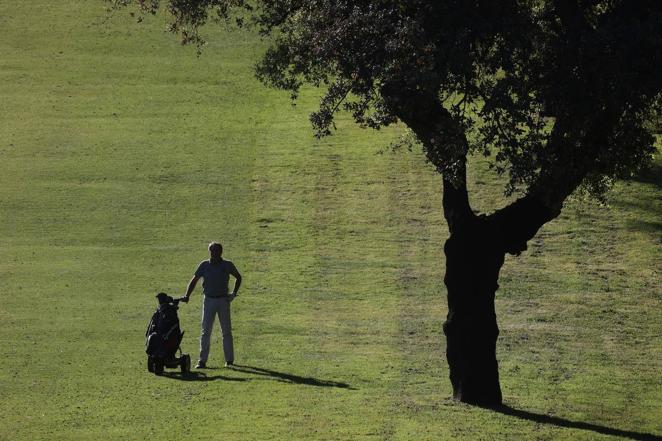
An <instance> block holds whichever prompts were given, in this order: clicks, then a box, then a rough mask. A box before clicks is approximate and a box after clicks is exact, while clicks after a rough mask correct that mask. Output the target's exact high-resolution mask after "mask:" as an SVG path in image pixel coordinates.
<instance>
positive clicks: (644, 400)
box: [0, 0, 662, 441]
mask: <svg viewBox="0 0 662 441" xmlns="http://www.w3.org/2000/svg"><path fill="white" fill-rule="evenodd" d="M165 27H166V19H165V17H164V16H156V17H146V19H145V21H144V22H143V23H141V24H137V23H136V20H135V18H131V17H130V16H129V15H128V11H123V12H121V13H117V14H115V15H113V16H112V17H110V18H108V19H106V18H105V12H104V3H103V2H102V1H101V0H75V1H74V0H62V1H45V0H27V1H20V2H10V1H8V0H0V32H1V35H2V38H1V39H0V54H1V57H0V440H2V441H4V440H7V441H14V440H49V441H52V440H147V439H155V440H156V439H159V440H407V441H408V440H467V441H475V440H616V439H623V440H631V439H633V440H644V439H651V440H652V439H661V438H660V437H662V308H661V306H662V253H661V246H662V161H661V160H660V159H659V157H658V159H657V162H656V163H655V166H654V168H653V169H652V170H650V171H648V172H646V173H644V174H642V175H641V176H638V177H636V178H634V179H633V180H631V181H629V182H619V183H617V185H616V186H615V189H614V191H613V192H612V193H611V194H610V195H609V197H608V201H609V205H608V206H600V205H598V204H596V203H595V202H590V201H583V200H579V199H573V200H570V201H568V203H567V205H566V207H565V209H564V211H563V214H562V215H561V216H560V217H559V218H558V219H556V220H554V221H553V222H551V223H550V224H548V225H546V226H545V227H544V228H543V229H542V230H541V231H540V233H539V234H538V235H537V236H536V237H535V238H534V239H533V240H532V241H531V243H530V244H529V249H528V250H527V251H526V252H524V253H523V254H522V255H521V256H519V257H508V258H507V259H506V263H505V265H504V267H503V269H502V272H501V279H500V288H499V291H498V292H497V314H498V317H499V323H500V328H501V334H500V337H499V342H498V352H497V355H498V359H499V364H500V374H501V386H502V389H503V394H504V401H505V404H506V405H507V407H505V408H504V409H503V410H501V411H494V410H489V409H482V408H477V407H472V406H468V405H464V404H461V403H457V402H455V401H453V400H452V399H451V398H450V396H451V387H450V383H449V380H448V366H447V364H446V361H445V355H444V351H445V341H444V338H443V333H442V330H441V326H442V323H443V321H444V318H445V313H446V306H445V304H446V300H445V289H444V286H443V283H442V279H443V269H444V256H443V243H444V240H445V239H446V237H447V234H448V233H447V229H446V226H445V222H444V218H443V215H442V211H441V191H440V190H441V182H440V177H439V176H438V175H437V174H436V173H435V172H434V170H432V169H431V168H430V167H429V166H428V165H426V164H425V162H424V160H423V157H422V155H421V154H420V152H418V151H414V152H408V151H406V150H403V151H396V152H390V151H389V149H388V146H389V145H390V144H391V143H392V142H393V141H394V140H396V139H397V138H398V137H399V136H401V134H402V133H403V127H402V126H396V127H393V128H389V129H388V130H382V131H379V132H374V131H369V130H362V129H360V128H358V127H357V126H356V125H354V124H353V123H352V122H351V121H350V119H349V118H348V117H347V116H343V115H341V116H340V117H339V120H338V131H337V133H336V134H334V135H333V136H331V137H328V138H324V139H322V140H317V139H315V138H314V137H313V133H312V129H311V127H310V123H309V121H308V114H309V113H310V111H311V110H313V109H314V108H315V104H316V101H317V99H318V96H319V94H320V91H317V90H314V89H307V90H305V91H304V93H303V94H302V97H301V99H300V101H299V102H298V103H297V105H296V106H291V104H290V101H289V97H288V96H287V94H286V93H282V92H279V91H275V90H270V89H267V88H265V87H263V86H262V85H261V84H260V83H259V82H258V81H257V80H255V78H254V77H253V74H252V66H253V65H254V63H255V62H256V61H257V60H258V59H259V57H260V55H261V54H262V53H263V51H264V49H265V47H266V44H267V43H266V42H264V41H261V40H260V39H259V38H258V37H256V36H255V35H254V34H251V33H249V32H240V31H236V30H235V31H233V30H226V29H224V28H223V27H222V26H216V27H211V26H210V27H209V28H208V29H207V30H206V36H207V38H208V40H209V44H208V45H207V46H206V47H205V48H204V50H203V54H202V56H201V57H197V56H196V54H195V49H194V48H191V47H182V46H181V45H179V43H178V41H177V38H176V37H175V36H172V35H170V34H168V33H166V32H165ZM383 150H386V152H385V153H381V154H380V151H383ZM469 179H470V191H471V201H472V204H473V205H474V207H475V208H476V209H478V210H481V211H490V210H492V209H494V208H497V207H499V206H501V205H502V204H503V202H504V197H503V196H502V185H501V184H502V180H501V179H500V178H498V177H496V176H494V175H493V174H491V173H490V172H488V169H487V166H486V164H485V163H484V162H483V161H482V160H481V159H479V158H474V159H473V160H472V162H471V164H470V170H469ZM212 240H218V241H220V242H222V243H223V245H224V248H225V253H224V257H226V258H227V259H230V260H232V261H233V262H234V263H235V264H236V265H237V267H238V268H239V270H240V271H241V273H242V275H243V278H244V281H243V285H242V289H241V292H240V295H239V297H238V299H237V300H236V301H235V302H234V303H233V311H232V312H233V331H234V338H235V352H236V357H237V358H236V363H237V364H238V367H237V369H233V370H232V369H224V368H223V357H222V351H221V345H220V332H219V331H218V326H216V327H215V330H214V332H215V334H214V337H213V340H212V350H211V355H210V359H209V362H208V364H209V366H210V368H209V369H206V370H204V371H200V370H196V371H194V372H193V374H192V375H190V376H185V377H182V375H181V374H179V373H178V372H177V371H175V370H169V371H168V372H167V373H166V375H165V376H163V377H157V376H154V375H153V374H150V373H148V372H147V368H146V355H145V352H144V332H145V328H146V326H147V323H148V321H149V318H150V317H151V314H152V312H153V311H154V309H155V308H156V300H155V298H154V295H155V294H156V293H157V292H158V291H166V292H168V293H170V294H171V295H173V296H180V295H183V294H184V291H185V288H186V284H187V283H188V281H189V279H190V278H191V276H192V274H193V271H194V270H195V268H196V266H197V264H198V263H199V262H200V261H201V260H203V259H205V258H206V257H207V251H206V246H207V243H209V242H210V241H212ZM201 299H202V295H201V291H200V288H198V289H197V290H196V291H195V293H194V294H193V297H192V299H191V302H190V303H189V304H186V305H183V306H182V307H181V308H180V320H181V326H182V328H183V329H184V330H185V332H186V334H185V336H184V340H183V342H182V349H183V351H184V352H186V353H190V354H191V355H192V358H193V360H195V359H196V358H197V347H198V337H199V332H200V331H199V327H200V325H199V320H200V309H201Z"/></svg>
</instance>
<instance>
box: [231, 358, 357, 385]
mask: <svg viewBox="0 0 662 441" xmlns="http://www.w3.org/2000/svg"><path fill="white" fill-rule="evenodd" d="M232 370H234V371H237V372H244V373H246V374H253V375H261V376H264V377H269V378H272V379H275V380H277V381H281V382H284V383H294V384H305V385H308V386H318V387H337V388H340V389H349V390H355V389H354V388H353V387H351V386H350V385H349V384H347V383H342V382H339V381H331V380H320V379H318V378H313V377H301V376H299V375H294V374H288V373H285V372H278V371H274V370H271V369H265V368H259V367H255V366H247V365H241V364H235V365H233V366H232Z"/></svg>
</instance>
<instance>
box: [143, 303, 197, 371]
mask: <svg viewBox="0 0 662 441" xmlns="http://www.w3.org/2000/svg"><path fill="white" fill-rule="evenodd" d="M156 297H157V298H158V300H159V307H158V308H157V309H156V311H155V312H154V314H153V315H152V319H151V320H150V321H149V325H147V331H146V332H145V338H146V341H145V346H146V352H147V369H148V370H149V371H150V372H153V373H155V374H156V375H161V374H162V373H163V369H164V367H169V368H174V367H180V368H181V371H182V373H183V374H185V373H188V372H189V371H190V369H191V357H190V356H189V355H188V354H181V349H180V347H179V345H180V344H181V342H182V338H183V337H184V332H182V331H181V329H180V327H179V317H178V316H177V310H178V309H179V307H178V303H179V300H180V299H173V298H172V297H170V296H169V295H167V294H165V293H159V294H158V295H157V296H156ZM177 351H179V352H180V354H181V356H180V357H177V356H176V355H177Z"/></svg>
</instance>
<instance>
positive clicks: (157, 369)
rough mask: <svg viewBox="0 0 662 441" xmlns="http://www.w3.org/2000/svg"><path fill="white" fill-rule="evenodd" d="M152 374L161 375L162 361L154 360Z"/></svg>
mask: <svg viewBox="0 0 662 441" xmlns="http://www.w3.org/2000/svg"><path fill="white" fill-rule="evenodd" d="M154 375H163V363H162V362H160V361H154Z"/></svg>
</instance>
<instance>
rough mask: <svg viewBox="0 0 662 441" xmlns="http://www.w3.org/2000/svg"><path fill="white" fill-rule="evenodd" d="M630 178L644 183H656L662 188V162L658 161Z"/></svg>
mask: <svg viewBox="0 0 662 441" xmlns="http://www.w3.org/2000/svg"><path fill="white" fill-rule="evenodd" d="M630 180H631V181H636V182H641V183H643V184H651V185H655V186H656V187H657V188H662V164H660V163H659V162H656V163H655V164H652V165H651V166H650V167H649V168H647V169H644V170H642V171H641V172H639V174H637V175H636V176H634V177H632V178H631V179H630Z"/></svg>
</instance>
